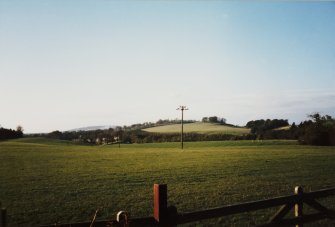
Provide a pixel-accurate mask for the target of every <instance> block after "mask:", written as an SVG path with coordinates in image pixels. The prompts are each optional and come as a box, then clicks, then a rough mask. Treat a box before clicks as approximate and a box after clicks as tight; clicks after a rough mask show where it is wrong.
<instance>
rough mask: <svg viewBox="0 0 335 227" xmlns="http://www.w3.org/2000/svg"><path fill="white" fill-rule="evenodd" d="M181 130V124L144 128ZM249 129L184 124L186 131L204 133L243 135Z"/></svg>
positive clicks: (157, 130)
mask: <svg viewBox="0 0 335 227" xmlns="http://www.w3.org/2000/svg"><path fill="white" fill-rule="evenodd" d="M180 130H181V126H180V124H173V125H164V126H157V127H152V128H146V129H143V131H146V132H154V133H179V132H180ZM249 131H250V129H247V128H243V127H233V126H228V125H220V124H213V123H203V122H195V123H189V124H184V132H185V133H191V132H193V133H202V134H216V133H218V134H220V133H221V134H233V135H242V134H248V133H249Z"/></svg>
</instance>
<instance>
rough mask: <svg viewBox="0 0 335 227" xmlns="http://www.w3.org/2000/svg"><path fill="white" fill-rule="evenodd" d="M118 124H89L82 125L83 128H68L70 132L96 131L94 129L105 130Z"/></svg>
mask: <svg viewBox="0 0 335 227" xmlns="http://www.w3.org/2000/svg"><path fill="white" fill-rule="evenodd" d="M116 127H117V126H116V125H100V126H87V127H81V128H75V129H71V130H67V131H68V132H78V131H94V130H99V129H101V130H105V129H109V128H116Z"/></svg>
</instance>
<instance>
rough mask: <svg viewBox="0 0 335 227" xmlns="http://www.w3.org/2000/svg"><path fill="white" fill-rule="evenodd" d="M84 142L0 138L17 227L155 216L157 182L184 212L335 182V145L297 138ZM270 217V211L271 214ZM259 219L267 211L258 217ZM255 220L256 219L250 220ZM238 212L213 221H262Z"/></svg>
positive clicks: (0, 171) (2, 195) (1, 188)
mask: <svg viewBox="0 0 335 227" xmlns="http://www.w3.org/2000/svg"><path fill="white" fill-rule="evenodd" d="M179 147H180V146H179V143H161V144H133V145H122V146H121V149H119V148H118V146H117V145H112V146H79V145H73V144H71V143H69V142H66V143H63V142H61V141H57V140H45V139H39V138H37V139H21V140H16V141H7V142H1V143H0V160H1V165H0V176H1V178H0V201H1V202H2V204H3V206H6V207H7V209H8V215H9V222H10V226H35V225H38V224H45V223H55V222H62V223H64V222H79V221H88V220H89V219H90V218H91V217H92V215H93V214H94V212H95V210H96V209H98V208H100V212H99V213H98V218H99V219H107V218H109V217H111V216H112V215H113V214H115V212H117V211H119V210H127V211H129V212H130V213H131V215H132V216H133V217H135V216H151V215H152V204H153V199H152V186H153V184H154V183H166V184H168V194H169V204H171V205H175V206H177V208H178V210H179V211H180V212H186V211H193V210H199V209H206V208H210V207H215V206H222V205H228V204H232V203H239V202H245V201H250V200H256V199H265V198H270V197H273V196H281V195H286V194H292V193H293V188H294V186H296V185H302V186H303V187H304V189H305V191H310V190H317V189H321V188H327V187H334V186H335V165H334V163H335V149H334V147H312V146H301V145H297V143H296V142H295V141H225V142H194V143H185V149H184V150H183V151H182V150H181V149H180V148H179ZM268 216H269V215H265V217H264V218H265V219H266V218H268ZM257 217H259V215H257ZM250 218H251V217H250ZM250 218H249V217H248V216H243V215H242V216H236V217H230V218H224V219H217V220H213V222H212V223H214V224H215V223H216V224H218V223H229V224H232V223H235V224H237V225H240V224H241V223H245V222H250V221H251V222H259V221H260V220H262V217H259V218H255V219H254V218H251V219H250Z"/></svg>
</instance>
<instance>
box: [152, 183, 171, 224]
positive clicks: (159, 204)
mask: <svg viewBox="0 0 335 227" xmlns="http://www.w3.org/2000/svg"><path fill="white" fill-rule="evenodd" d="M154 218H155V220H156V221H157V222H158V223H160V224H162V223H166V222H167V221H168V212H167V185H166V184H154Z"/></svg>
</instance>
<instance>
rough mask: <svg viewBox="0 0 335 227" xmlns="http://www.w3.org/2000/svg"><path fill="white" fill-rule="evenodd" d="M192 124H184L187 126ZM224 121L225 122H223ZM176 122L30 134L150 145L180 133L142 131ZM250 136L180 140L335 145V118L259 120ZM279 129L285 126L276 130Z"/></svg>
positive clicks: (1, 132) (4, 134) (17, 133)
mask: <svg viewBox="0 0 335 227" xmlns="http://www.w3.org/2000/svg"><path fill="white" fill-rule="evenodd" d="M204 119H205V121H204V122H207V119H208V121H209V122H210V121H211V122H213V123H221V121H222V119H221V118H217V117H215V116H214V117H207V119H206V118H203V120H204ZM191 122H195V121H186V123H191ZM224 122H225V121H224ZM176 123H180V121H178V120H168V119H167V120H158V121H157V122H155V123H151V122H146V123H143V124H133V125H130V126H123V127H120V126H119V127H115V128H109V129H105V130H92V131H65V132H61V131H53V132H51V133H47V134H34V135H33V136H42V137H47V138H52V139H62V140H71V141H74V142H77V143H81V144H114V143H153V142H178V141H180V133H166V134H164V133H150V132H145V131H143V130H142V129H144V128H149V127H154V126H159V125H165V124H176ZM246 127H247V128H250V133H249V134H245V135H230V134H222V133H217V134H199V133H185V134H184V141H219V140H256V139H259V140H263V139H264V140H266V139H292V140H298V141H299V143H300V144H308V145H321V146H326V145H332V146H334V145H335V119H334V118H332V117H331V116H329V115H325V116H322V115H320V114H319V113H315V114H312V115H309V119H308V120H305V121H303V122H301V123H300V124H299V125H296V124H295V123H293V124H292V125H289V123H288V120H285V119H266V120H264V119H260V120H252V121H249V122H248V123H247V124H246ZM281 127H285V128H284V129H282V130H280V128H281ZM21 137H23V128H22V127H21V126H18V127H17V129H16V130H13V129H5V128H2V127H1V128H0V140H4V139H14V138H21Z"/></svg>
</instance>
